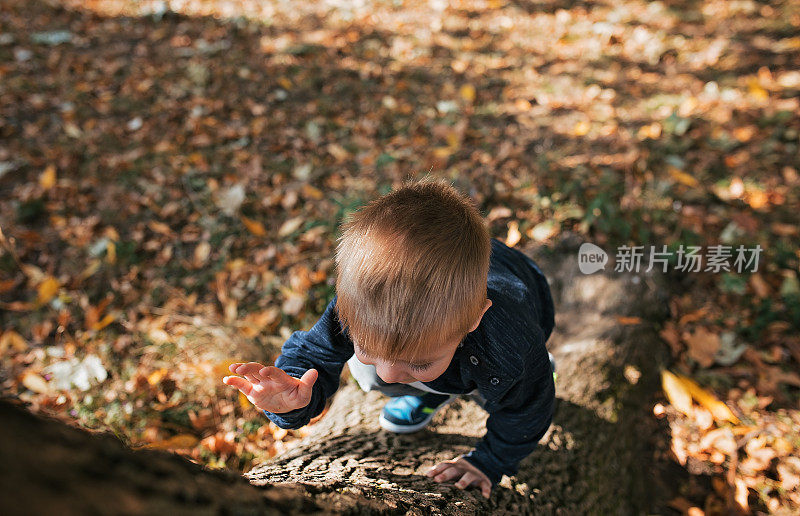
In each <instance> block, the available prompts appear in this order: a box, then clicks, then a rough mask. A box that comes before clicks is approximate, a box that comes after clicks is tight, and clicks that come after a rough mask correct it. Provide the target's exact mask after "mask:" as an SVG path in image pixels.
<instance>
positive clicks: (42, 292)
mask: <svg viewBox="0 0 800 516" xmlns="http://www.w3.org/2000/svg"><path fill="white" fill-rule="evenodd" d="M59 286H60V285H59V283H58V280H57V279H55V278H54V277H52V276H48V277H47V278H45V279H44V281H42V282H41V283H39V286H38V287H37V290H38V293H39V297H38V299H37V301H38V302H39V303H41V304H44V303H47V302H48V301H50V300H51V299H53V297H54V296H55V295H56V292H58V288H59Z"/></svg>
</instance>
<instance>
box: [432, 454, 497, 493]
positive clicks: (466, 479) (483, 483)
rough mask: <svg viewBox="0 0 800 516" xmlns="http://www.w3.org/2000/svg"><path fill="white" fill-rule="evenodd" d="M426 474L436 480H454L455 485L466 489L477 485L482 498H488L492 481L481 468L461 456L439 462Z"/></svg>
mask: <svg viewBox="0 0 800 516" xmlns="http://www.w3.org/2000/svg"><path fill="white" fill-rule="evenodd" d="M427 475H428V476H429V477H433V479H434V480H435V481H437V482H447V481H448V480H455V483H456V487H457V488H459V489H466V488H467V487H469V486H477V487H479V488H480V490H481V494H483V496H484V498H489V495H490V494H491V493H492V481H491V480H489V477H487V476H486V475H485V474H484V473H483V472H482V471H481V470H479V469H478V468H476V467H475V466H473V465H472V464H470V463H469V462H468V461H467V460H466V459H464V458H463V457H458V458H455V459H451V460H446V461H444V462H440V463H439V464H437V465H435V466H434V467H432V468H431V469H430V470H429V471H428V473H427Z"/></svg>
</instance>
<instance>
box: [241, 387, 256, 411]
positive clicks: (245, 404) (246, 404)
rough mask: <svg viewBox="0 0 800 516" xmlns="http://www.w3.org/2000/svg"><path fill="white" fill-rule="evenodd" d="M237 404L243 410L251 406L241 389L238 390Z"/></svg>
mask: <svg viewBox="0 0 800 516" xmlns="http://www.w3.org/2000/svg"><path fill="white" fill-rule="evenodd" d="M239 406H240V407H242V408H243V409H245V410H247V409H249V408H250V407H252V406H253V404H252V403H250V400H248V399H247V396H245V395H244V394H243V393H242V391H239Z"/></svg>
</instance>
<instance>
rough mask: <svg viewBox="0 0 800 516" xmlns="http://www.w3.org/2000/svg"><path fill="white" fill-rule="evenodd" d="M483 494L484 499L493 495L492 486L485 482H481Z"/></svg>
mask: <svg viewBox="0 0 800 516" xmlns="http://www.w3.org/2000/svg"><path fill="white" fill-rule="evenodd" d="M481 494H482V495H483V497H484V498H489V497H490V496H491V495H492V485H491V483H488V482H486V481H485V480H482V481H481Z"/></svg>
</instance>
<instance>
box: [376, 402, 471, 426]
mask: <svg viewBox="0 0 800 516" xmlns="http://www.w3.org/2000/svg"><path fill="white" fill-rule="evenodd" d="M455 398H456V397H455V396H451V395H449V394H436V393H433V392H430V393H427V394H423V395H422V396H399V397H397V398H392V400H391V401H389V402H388V403H387V404H386V406H384V407H383V411H381V417H380V419H379V422H380V424H381V428H383V429H384V430H388V431H390V432H395V433H398V434H408V433H411V432H416V431H417V430H421V429H423V428H425V426H426V425H427V424H428V423H430V422H431V419H433V416H435V415H436V413H437V412H438V411H439V409H441V408H442V407H444V406H445V405H447V404H448V403H450V402H451V401H453V400H454V399H455Z"/></svg>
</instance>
